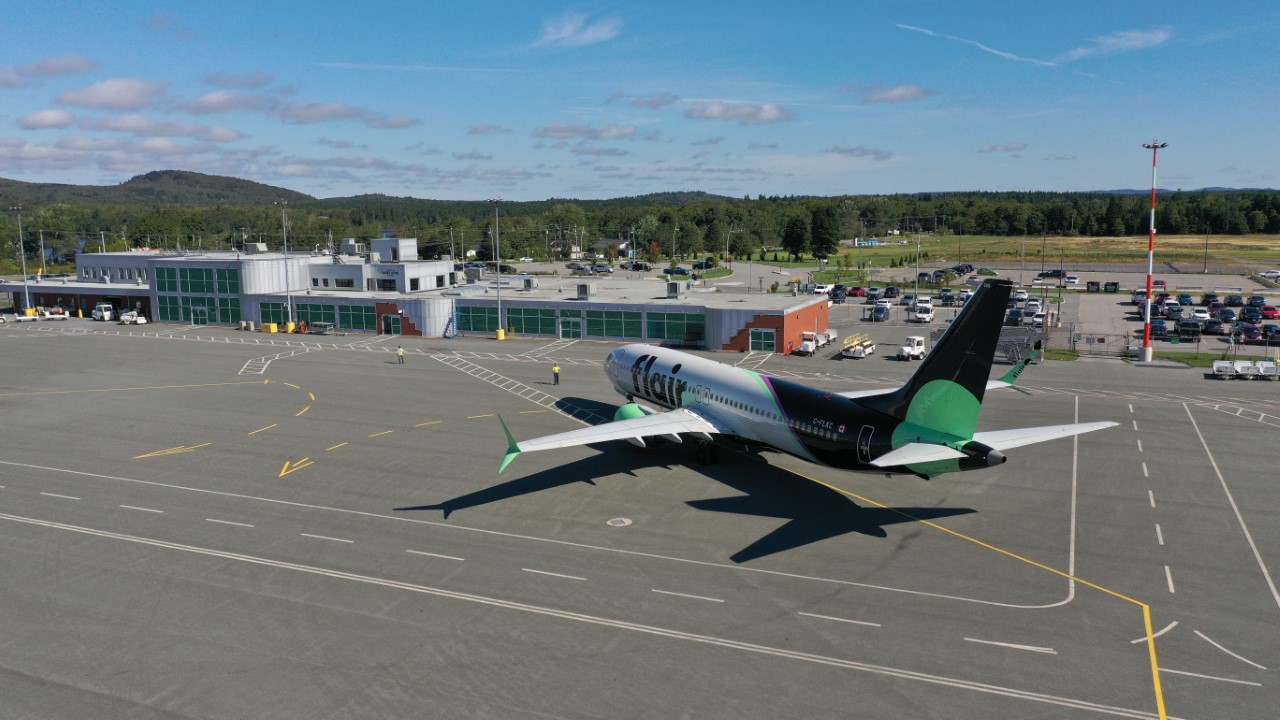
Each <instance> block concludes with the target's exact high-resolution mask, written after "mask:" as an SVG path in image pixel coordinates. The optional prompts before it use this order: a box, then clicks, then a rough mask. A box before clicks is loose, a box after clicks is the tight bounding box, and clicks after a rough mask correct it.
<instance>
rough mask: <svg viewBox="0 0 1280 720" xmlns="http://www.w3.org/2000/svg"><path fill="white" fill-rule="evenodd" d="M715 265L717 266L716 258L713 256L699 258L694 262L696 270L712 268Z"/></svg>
mask: <svg viewBox="0 0 1280 720" xmlns="http://www.w3.org/2000/svg"><path fill="white" fill-rule="evenodd" d="M715 266H716V259H715V258H713V257H709V258H705V259H703V260H698V261H697V262H695V263H694V264H693V269H694V270H710V269H711V268H713V267H715Z"/></svg>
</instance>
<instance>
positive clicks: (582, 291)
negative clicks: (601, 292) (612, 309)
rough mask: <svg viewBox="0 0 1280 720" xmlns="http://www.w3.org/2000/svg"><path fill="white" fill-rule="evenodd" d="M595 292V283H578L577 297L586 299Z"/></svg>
mask: <svg viewBox="0 0 1280 720" xmlns="http://www.w3.org/2000/svg"><path fill="white" fill-rule="evenodd" d="M595 294H596V284H595V283H578V299H579V300H587V299H590V298H591V297H593V296H594V295H595Z"/></svg>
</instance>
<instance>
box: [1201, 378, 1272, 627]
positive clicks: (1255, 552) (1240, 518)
mask: <svg viewBox="0 0 1280 720" xmlns="http://www.w3.org/2000/svg"><path fill="white" fill-rule="evenodd" d="M1182 409H1183V410H1186V411H1187V417H1188V418H1190V419H1191V427H1193V428H1194V429H1195V431H1196V437H1198V438H1200V444H1201V445H1202V446H1204V454H1205V455H1207V456H1208V457H1209V464H1210V465H1212V466H1213V472H1214V474H1215V475H1217V476H1218V482H1219V483H1220V484H1221V485H1222V492H1223V493H1225V494H1226V496H1227V502H1229V503H1231V510H1232V511H1234V512H1235V514H1236V522H1238V523H1240V530H1241V531H1243V532H1244V539H1245V540H1248V541H1249V548H1250V549H1251V550H1253V558H1254V560H1257V561H1258V568H1259V569H1261V570H1262V576H1263V577H1264V578H1266V580H1267V587H1269V588H1271V597H1272V599H1274V600H1275V601H1276V605H1278V606H1280V590H1276V583H1275V580H1273V579H1272V578H1271V571H1270V570H1268V569H1267V564H1266V563H1265V562H1263V561H1262V553H1260V552H1258V545H1257V543H1255V542H1254V541H1253V535H1251V534H1250V533H1249V527H1248V526H1247V525H1245V524H1244V516H1242V515H1241V514H1240V506H1238V505H1236V499H1235V498H1234V497H1233V496H1232V495H1231V489H1230V488H1228V487H1227V481H1226V478H1224V477H1222V470H1220V469H1218V461H1217V460H1214V459H1213V453H1212V452H1210V451H1209V443H1207V442H1205V439H1204V434H1203V433H1201V432H1200V424H1199V423H1197V422H1196V418H1195V416H1194V415H1192V414H1191V408H1190V407H1187V404H1186V403H1183V404H1182Z"/></svg>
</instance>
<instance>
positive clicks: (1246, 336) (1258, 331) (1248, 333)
mask: <svg viewBox="0 0 1280 720" xmlns="http://www.w3.org/2000/svg"><path fill="white" fill-rule="evenodd" d="M1232 329H1233V331H1234V332H1235V334H1236V335H1238V336H1239V337H1240V339H1241V340H1243V341H1244V342H1262V328H1259V327H1258V326H1257V325H1254V324H1253V323H1247V322H1237V323H1236V324H1235V327H1234V328H1232Z"/></svg>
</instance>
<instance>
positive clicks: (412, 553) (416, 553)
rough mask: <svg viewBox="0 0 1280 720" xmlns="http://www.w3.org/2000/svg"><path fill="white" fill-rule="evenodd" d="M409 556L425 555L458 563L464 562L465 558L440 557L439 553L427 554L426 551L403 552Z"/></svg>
mask: <svg viewBox="0 0 1280 720" xmlns="http://www.w3.org/2000/svg"><path fill="white" fill-rule="evenodd" d="M405 552H407V553H409V554H411V555H426V556H427V557H433V558H440V559H441V560H457V561H458V562H466V558H460V557H454V556H453V555H441V554H439V553H433V552H427V551H426V550H405Z"/></svg>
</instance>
